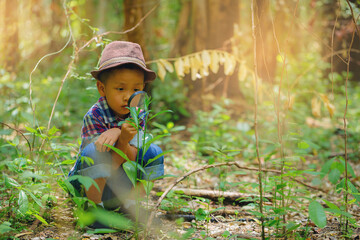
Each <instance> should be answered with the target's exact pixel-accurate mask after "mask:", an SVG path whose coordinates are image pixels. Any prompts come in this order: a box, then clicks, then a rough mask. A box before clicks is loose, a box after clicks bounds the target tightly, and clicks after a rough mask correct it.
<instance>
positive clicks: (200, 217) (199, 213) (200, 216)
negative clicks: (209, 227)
mask: <svg viewBox="0 0 360 240" xmlns="http://www.w3.org/2000/svg"><path fill="white" fill-rule="evenodd" d="M207 215H208V214H207V212H206V210H204V209H203V208H199V209H198V210H196V212H195V219H196V220H197V221H202V220H205V218H206V216H207Z"/></svg>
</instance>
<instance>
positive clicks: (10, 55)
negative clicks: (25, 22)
mask: <svg viewBox="0 0 360 240" xmlns="http://www.w3.org/2000/svg"><path fill="white" fill-rule="evenodd" d="M18 6H19V3H18V0H5V21H4V32H3V33H2V36H3V37H4V40H3V41H4V43H3V45H4V48H3V56H4V57H5V59H4V60H3V61H4V67H5V69H6V70H7V71H9V72H14V71H16V68H17V66H18V63H19V61H20V53H19V27H18V19H19V16H18V13H19V11H18V10H19V9H18Z"/></svg>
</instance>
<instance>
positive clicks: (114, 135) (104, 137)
mask: <svg viewBox="0 0 360 240" xmlns="http://www.w3.org/2000/svg"><path fill="white" fill-rule="evenodd" d="M121 132H122V131H121V130H120V129H119V128H111V129H109V130H107V131H105V132H103V133H102V134H101V135H100V137H99V138H98V139H97V140H96V142H95V146H96V150H98V151H99V152H105V151H107V152H108V151H110V148H108V147H106V146H105V145H104V143H107V144H109V145H111V146H113V145H114V143H116V141H117V140H118V139H119V136H120V134H121Z"/></svg>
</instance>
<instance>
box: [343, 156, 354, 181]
mask: <svg viewBox="0 0 360 240" xmlns="http://www.w3.org/2000/svg"><path fill="white" fill-rule="evenodd" d="M340 161H341V163H342V164H343V166H344V169H345V160H344V158H343V157H340ZM347 170H348V173H350V174H351V176H352V177H356V174H355V172H354V169H353V168H352V166H351V165H350V163H347Z"/></svg>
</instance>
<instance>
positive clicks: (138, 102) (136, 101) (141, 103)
mask: <svg viewBox="0 0 360 240" xmlns="http://www.w3.org/2000/svg"><path fill="white" fill-rule="evenodd" d="M147 98H148V95H147V93H146V92H144V91H137V92H135V93H134V94H133V95H131V96H130V98H129V101H128V107H135V108H140V109H141V110H143V109H145V100H146V99H147Z"/></svg>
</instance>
